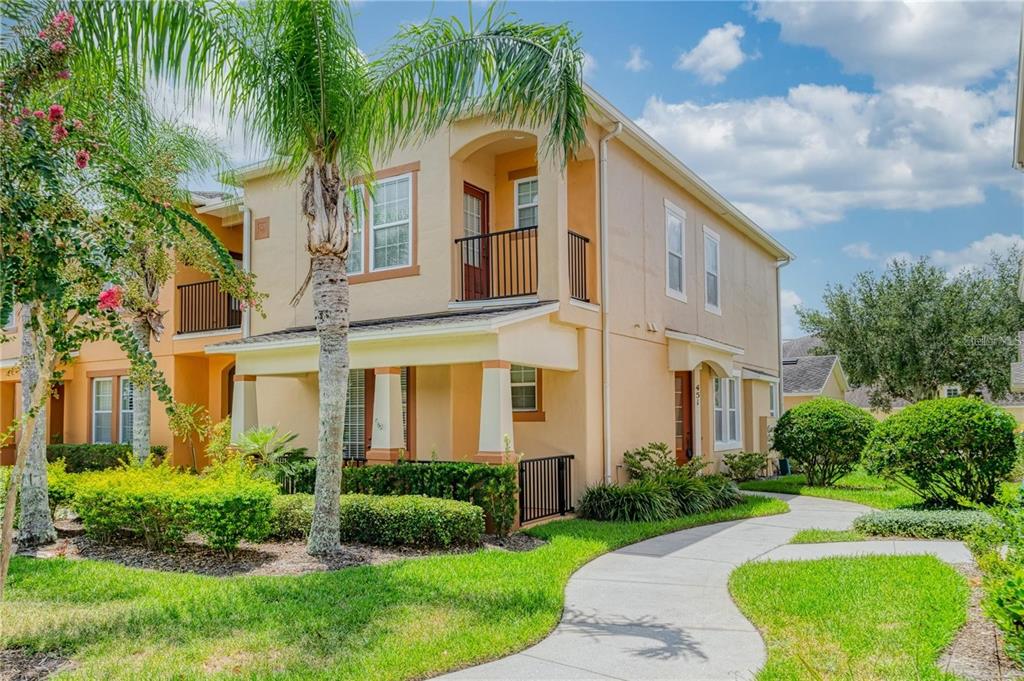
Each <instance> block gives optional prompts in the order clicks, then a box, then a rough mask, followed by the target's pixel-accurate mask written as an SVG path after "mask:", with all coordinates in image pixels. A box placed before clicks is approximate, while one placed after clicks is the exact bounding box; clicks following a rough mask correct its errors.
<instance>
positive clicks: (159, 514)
mask: <svg viewBox="0 0 1024 681" xmlns="http://www.w3.org/2000/svg"><path fill="white" fill-rule="evenodd" d="M274 494H275V490H274V487H273V485H272V484H270V483H268V482H265V481H261V480H254V479H252V478H251V477H249V476H247V475H244V474H242V473H241V472H239V473H237V474H232V475H228V474H224V475H220V476H208V477H199V476H195V475H189V474H187V473H180V472H178V471H176V470H174V469H173V468H171V466H170V465H169V464H164V465H160V466H128V467H124V468H118V469H111V470H107V471H96V472H91V473H83V474H81V475H79V476H77V479H76V480H75V483H74V496H73V498H72V501H71V506H72V508H73V509H74V510H75V512H76V513H77V514H78V515H79V517H80V518H81V519H82V524H83V526H84V527H85V531H86V533H87V534H88V535H89V536H91V537H94V538H96V539H98V540H100V541H107V542H109V541H113V540H116V539H119V538H133V539H142V540H143V541H144V542H145V543H146V545H147V546H149V547H150V548H159V549H172V548H174V547H176V546H178V545H180V544H181V543H182V542H183V541H184V539H185V536H186V535H187V534H188V533H189V532H190V531H196V532H198V533H200V534H201V535H202V536H203V538H204V539H205V540H206V543H207V544H208V545H210V546H212V547H214V548H218V549H223V550H225V551H233V550H234V549H235V548H236V547H237V546H238V542H239V541H240V540H241V539H243V538H244V539H249V540H251V541H259V540H261V539H263V538H264V537H265V536H266V535H267V533H268V532H269V530H270V527H269V520H270V512H271V503H272V500H273V497H274Z"/></svg>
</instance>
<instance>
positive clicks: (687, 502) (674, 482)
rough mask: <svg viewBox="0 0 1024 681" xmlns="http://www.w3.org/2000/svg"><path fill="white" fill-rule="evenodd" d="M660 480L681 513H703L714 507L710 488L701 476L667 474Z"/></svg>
mask: <svg viewBox="0 0 1024 681" xmlns="http://www.w3.org/2000/svg"><path fill="white" fill-rule="evenodd" d="M661 482H662V483H663V484H664V485H665V487H667V488H668V491H669V493H670V494H671V495H672V498H673V499H675V502H676V506H677V507H678V510H679V513H680V514H682V515H692V514H694V513H704V512H706V511H710V510H711V509H713V508H714V501H713V499H712V498H711V490H710V489H708V486H707V484H706V483H705V482H704V478H703V477H702V476H698V475H689V474H685V473H680V474H678V475H671V476H667V477H665V478H664V479H663V480H662V481H661Z"/></svg>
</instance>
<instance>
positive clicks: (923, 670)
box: [729, 556, 968, 681]
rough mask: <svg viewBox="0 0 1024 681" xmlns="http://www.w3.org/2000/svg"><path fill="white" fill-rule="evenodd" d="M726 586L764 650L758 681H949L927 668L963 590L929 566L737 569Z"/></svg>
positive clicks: (871, 563) (942, 569) (957, 578)
mask: <svg viewBox="0 0 1024 681" xmlns="http://www.w3.org/2000/svg"><path fill="white" fill-rule="evenodd" d="M729 586H730V589H731V590H732V593H733V597H734V598H735V599H736V602H737V603H738V604H739V607H740V609H741V610H742V611H743V612H744V613H745V614H746V615H747V617H749V618H750V620H751V621H752V622H754V624H755V625H756V626H757V627H758V629H760V630H761V634H762V635H763V636H764V639H765V643H766V644H767V646H768V663H767V664H766V665H765V667H764V668H763V669H762V670H761V672H760V673H759V674H758V675H757V678H758V679H759V681H783V680H784V681H801V680H803V679H806V680H808V681H810V680H814V681H820V680H822V679H857V680H858V681H867V680H869V679H871V680H874V679H877V680H878V681H889V680H890V679H920V680H925V679H946V680H949V681H952V680H953V679H955V678H956V677H954V676H952V675H949V674H946V673H944V672H942V671H941V670H940V669H938V668H937V667H936V666H935V661H936V659H937V658H938V656H939V654H940V653H941V651H942V649H943V648H944V647H945V646H946V645H947V644H948V643H949V642H950V641H952V639H953V636H954V635H955V634H956V631H957V630H958V629H959V628H960V626H961V625H962V624H963V623H964V620H965V617H966V604H967V596H968V588H967V584H966V582H965V580H964V578H963V577H962V576H961V575H960V574H959V573H957V572H956V570H954V569H953V568H951V567H949V566H948V565H945V564H944V563H941V562H940V561H939V560H938V559H936V558H934V557H931V556H868V557H860V558H827V559H824V560H815V561H788V562H767V563H747V564H746V565H742V566H740V567H739V568H737V569H736V571H735V572H733V574H732V577H731V579H730V581H729Z"/></svg>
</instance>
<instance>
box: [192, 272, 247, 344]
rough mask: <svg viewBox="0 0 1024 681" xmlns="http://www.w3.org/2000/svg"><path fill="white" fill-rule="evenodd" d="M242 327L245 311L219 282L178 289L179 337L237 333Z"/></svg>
mask: <svg viewBox="0 0 1024 681" xmlns="http://www.w3.org/2000/svg"><path fill="white" fill-rule="evenodd" d="M241 325H242V308H241V306H240V305H239V304H238V301H237V300H235V299H234V298H233V297H232V296H230V295H228V294H227V293H225V292H224V291H222V290H221V289H220V286H219V285H218V284H217V282H215V281H200V282H196V283H194V284H182V285H180V286H179V287H178V333H198V332H200V331H219V330H220V329H237V328H238V327H240V326H241Z"/></svg>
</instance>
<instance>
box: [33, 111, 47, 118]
mask: <svg viewBox="0 0 1024 681" xmlns="http://www.w3.org/2000/svg"><path fill="white" fill-rule="evenodd" d="M32 115H33V116H35V117H36V118H39V119H43V118H46V112H44V111H42V110H38V111H33V112H32Z"/></svg>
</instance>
